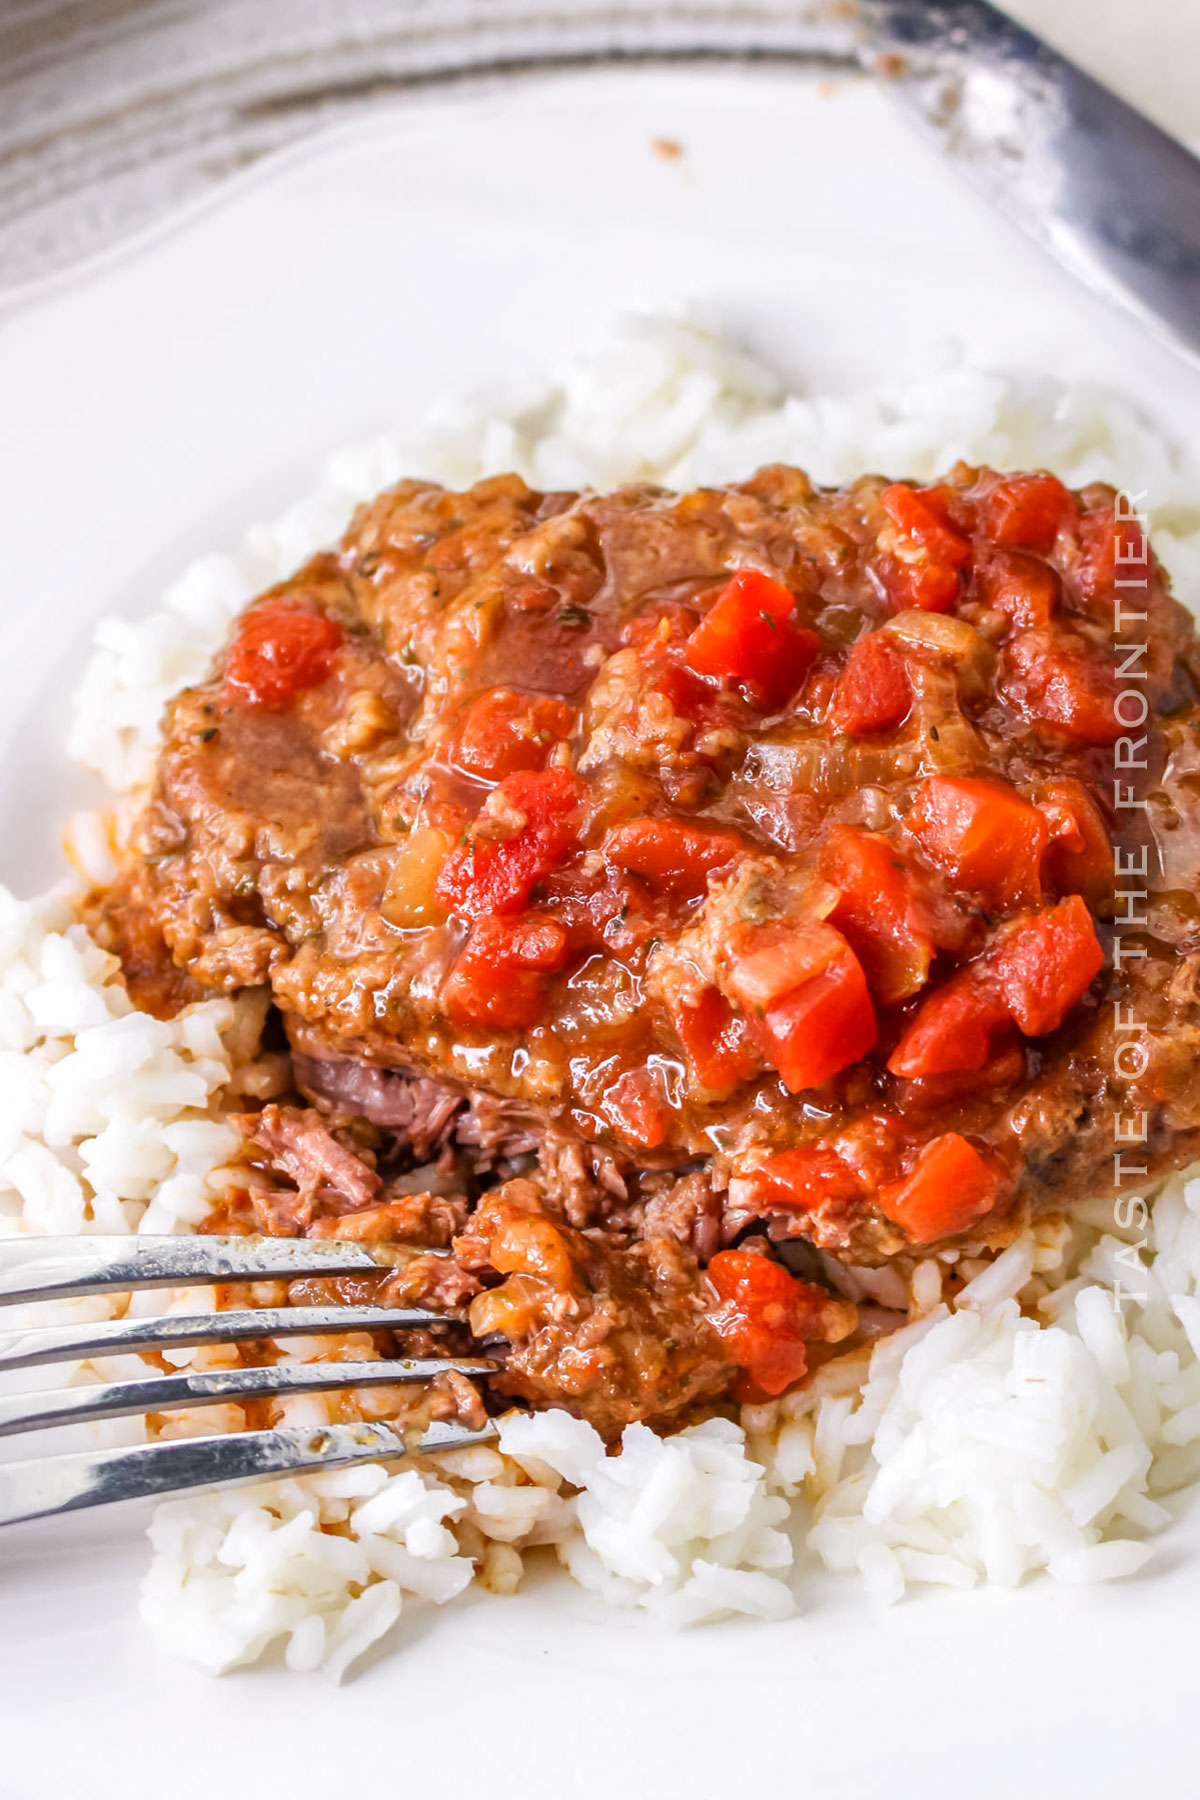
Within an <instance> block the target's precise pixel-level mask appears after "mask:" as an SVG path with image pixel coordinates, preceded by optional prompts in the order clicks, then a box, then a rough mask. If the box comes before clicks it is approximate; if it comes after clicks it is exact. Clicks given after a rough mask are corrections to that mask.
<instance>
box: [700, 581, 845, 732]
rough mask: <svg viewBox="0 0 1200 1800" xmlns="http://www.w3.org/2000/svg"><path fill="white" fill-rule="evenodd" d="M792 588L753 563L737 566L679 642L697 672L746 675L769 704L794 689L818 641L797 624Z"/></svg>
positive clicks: (724, 676)
mask: <svg viewBox="0 0 1200 1800" xmlns="http://www.w3.org/2000/svg"><path fill="white" fill-rule="evenodd" d="M795 609H796V600H795V596H794V594H792V593H791V591H790V590H789V589H788V588H786V587H784V585H783V583H782V582H780V581H775V580H773V579H772V577H771V576H770V575H764V574H763V573H762V572H761V571H760V570H758V569H739V570H738V571H737V572H736V574H735V575H733V576H732V577H731V579H730V580H729V582H728V583H727V584H726V586H725V587H724V588H723V589H722V590H721V592H720V594H719V595H718V596H717V598H716V600H715V601H714V602H713V604H712V606H711V607H710V608H709V610H708V612H707V613H706V614H705V616H704V618H703V619H701V621H700V623H699V625H697V627H696V629H695V631H693V632H692V634H691V636H690V637H689V638H688V639H687V642H686V643H685V644H684V646H683V655H684V660H685V662H686V663H687V664H688V667H689V668H692V669H694V670H695V671H696V672H697V674H699V675H707V676H710V677H713V678H714V679H718V680H724V681H749V682H752V683H753V684H754V686H755V687H756V688H757V689H758V690H759V691H760V693H761V694H762V696H763V698H764V699H765V700H766V701H767V703H768V704H770V705H781V704H782V703H783V702H784V701H785V700H787V699H788V698H790V696H791V695H792V694H794V693H795V692H796V689H797V688H798V687H799V686H800V684H801V682H802V681H803V680H804V677H805V675H806V674H807V673H808V669H809V665H810V664H811V662H812V660H813V657H814V656H815V655H816V653H817V650H818V648H819V647H820V639H819V638H818V637H817V634H816V632H815V631H809V630H807V629H806V628H804V627H803V626H800V625H797V624H796V623H795V622H794V620H793V614H794V612H795Z"/></svg>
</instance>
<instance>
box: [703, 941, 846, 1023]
mask: <svg viewBox="0 0 1200 1800" xmlns="http://www.w3.org/2000/svg"><path fill="white" fill-rule="evenodd" d="M845 942H846V940H845V938H843V936H842V934H841V932H840V931H835V930H834V929H833V927H832V926H831V925H825V924H823V923H822V922H821V921H820V920H819V919H813V920H804V921H802V922H799V923H796V924H788V923H786V922H785V921H784V920H782V919H776V920H773V921H772V922H771V923H770V924H769V925H759V926H756V927H755V928H754V929H753V930H751V931H747V932H745V933H743V934H742V935H741V937H740V938H739V939H738V940H737V943H736V944H735V945H733V946H731V949H730V956H729V969H728V973H727V975H726V984H727V986H728V988H729V991H730V993H731V994H732V995H733V997H734V999H735V1000H737V1001H738V1002H739V1003H740V1004H741V1005H742V1006H744V1007H747V1008H748V1009H749V1010H750V1011H752V1012H756V1013H761V1012H763V1011H764V1010H765V1009H766V1008H767V1007H768V1006H772V1005H773V1004H774V1003H775V1001H776V1000H781V999H782V998H783V996H784V995H785V994H790V993H792V992H793V990H794V989H796V988H798V987H799V986H800V985H801V984H802V983H803V982H805V981H811V980H812V978H813V976H815V975H820V974H822V973H823V972H824V970H826V969H827V968H828V967H829V965H830V963H831V962H833V961H834V959H835V958H836V957H837V956H838V955H839V954H840V952H841V950H842V949H843V948H844V946H845Z"/></svg>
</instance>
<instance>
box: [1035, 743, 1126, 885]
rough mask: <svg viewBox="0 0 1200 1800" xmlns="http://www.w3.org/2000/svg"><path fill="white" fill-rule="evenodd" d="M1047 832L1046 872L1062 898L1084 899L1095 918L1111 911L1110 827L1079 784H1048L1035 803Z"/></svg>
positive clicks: (1070, 778)
mask: <svg viewBox="0 0 1200 1800" xmlns="http://www.w3.org/2000/svg"><path fill="white" fill-rule="evenodd" d="M1038 804H1039V806H1040V807H1041V809H1042V811H1043V812H1044V813H1045V815H1046V819H1047V822H1048V824H1049V826H1050V844H1049V847H1048V848H1047V851H1046V860H1045V863H1044V865H1043V866H1044V868H1045V871H1046V874H1047V876H1048V878H1049V880H1050V882H1051V884H1052V886H1053V887H1054V888H1055V889H1056V891H1057V892H1058V893H1060V894H1082V895H1083V897H1084V899H1085V900H1086V901H1087V903H1088V907H1089V910H1090V911H1092V912H1094V913H1105V912H1110V911H1111V910H1112V903H1113V886H1114V882H1113V853H1112V844H1111V842H1110V841H1109V836H1108V827H1107V825H1106V824H1105V822H1104V818H1103V815H1102V814H1101V812H1100V808H1099V807H1098V806H1097V805H1096V802H1095V801H1094V800H1093V799H1092V797H1091V795H1090V794H1089V793H1088V791H1087V789H1086V788H1085V787H1084V785H1083V783H1082V782H1081V781H1076V780H1075V778H1074V777H1073V776H1069V775H1068V776H1063V777H1061V778H1060V779H1059V780H1057V781H1048V782H1047V783H1046V785H1045V787H1044V788H1043V789H1042V792H1041V796H1040V798H1039V801H1038Z"/></svg>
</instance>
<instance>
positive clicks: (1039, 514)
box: [983, 473, 1076, 550]
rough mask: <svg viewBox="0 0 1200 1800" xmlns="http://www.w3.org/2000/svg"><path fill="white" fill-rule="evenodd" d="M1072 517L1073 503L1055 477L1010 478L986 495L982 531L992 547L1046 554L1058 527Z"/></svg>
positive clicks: (1027, 476)
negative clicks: (992, 544)
mask: <svg viewBox="0 0 1200 1800" xmlns="http://www.w3.org/2000/svg"><path fill="white" fill-rule="evenodd" d="M1075 517H1076V508H1075V501H1074V499H1073V498H1072V496H1071V494H1070V492H1069V491H1068V489H1066V488H1065V487H1064V486H1063V484H1062V482H1061V481H1059V480H1058V478H1057V476H1055V475H1047V474H1045V473H1041V474H1037V475H1013V476H1010V477H1009V478H1008V479H1007V480H1006V481H1001V482H998V483H997V484H996V486H995V487H994V488H993V489H992V491H991V493H990V494H989V495H988V497H987V500H986V502H985V504H984V509H983V529H984V531H985V532H986V533H987V535H988V537H990V538H991V540H992V542H993V543H994V544H1002V545H1005V546H1006V547H1009V548H1012V549H1019V550H1050V549H1052V548H1053V545H1054V540H1055V538H1056V537H1057V536H1058V533H1059V529H1060V527H1061V526H1063V525H1065V524H1066V523H1068V522H1069V521H1070V520H1072V519H1074V518H1075Z"/></svg>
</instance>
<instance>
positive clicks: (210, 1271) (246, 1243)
mask: <svg viewBox="0 0 1200 1800" xmlns="http://www.w3.org/2000/svg"><path fill="white" fill-rule="evenodd" d="M447 1254H448V1253H447V1252H446V1251H445V1250H423V1249H418V1248H417V1247H416V1246H415V1245H406V1244H388V1245H380V1246H379V1247H378V1249H377V1250H374V1251H373V1250H372V1249H371V1248H370V1246H368V1245H366V1244H358V1243H348V1242H345V1241H343V1240H342V1239H340V1238H271V1237H257V1236H255V1237H150V1236H147V1237H104V1236H100V1235H97V1236H95V1237H59V1238H54V1237H45V1238H4V1239H0V1306H6V1305H11V1304H13V1303H15V1302H18V1301H25V1300H52V1299H53V1300H64V1299H68V1298H71V1297H73V1296H76V1295H79V1294H101V1293H106V1292H108V1291H109V1290H110V1289H132V1288H155V1287H187V1286H189V1285H190V1284H193V1283H206V1282H218V1281H255V1280H266V1281H270V1280H294V1279H295V1278H296V1277H298V1276H301V1275H361V1274H367V1273H376V1272H378V1271H379V1270H380V1269H389V1268H394V1267H395V1266H396V1265H397V1263H401V1262H404V1261H406V1260H407V1259H408V1258H409V1257H411V1256H445V1255H447Z"/></svg>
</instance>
